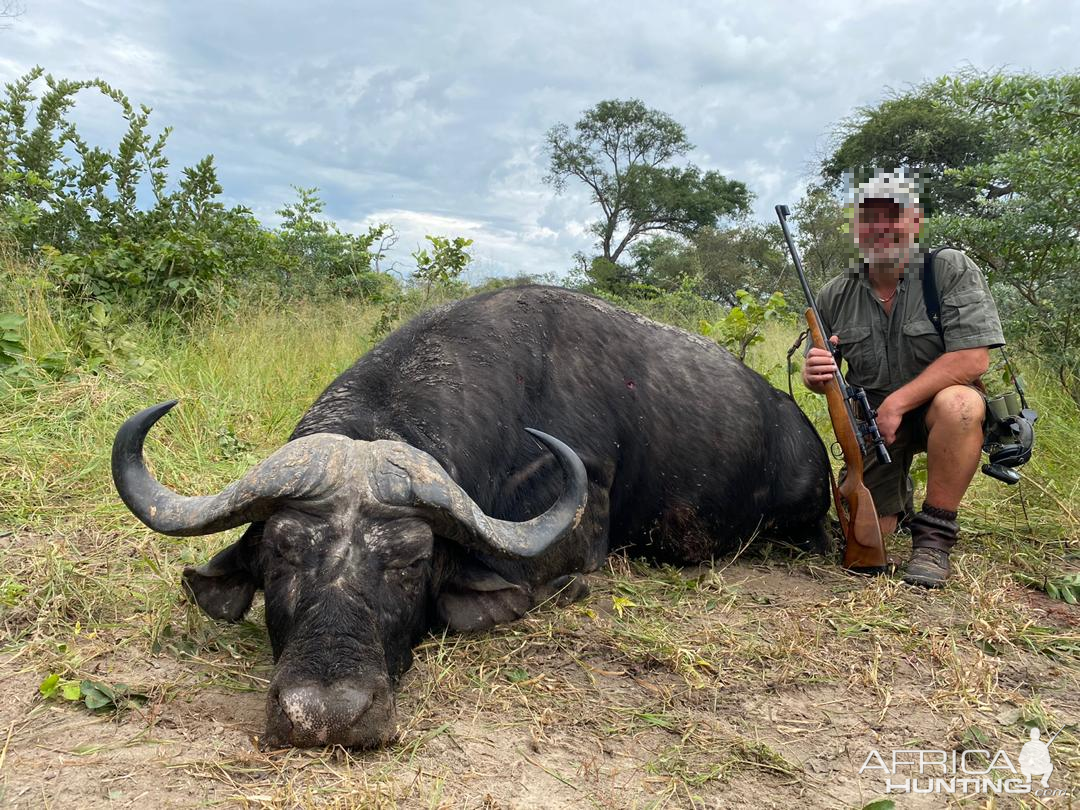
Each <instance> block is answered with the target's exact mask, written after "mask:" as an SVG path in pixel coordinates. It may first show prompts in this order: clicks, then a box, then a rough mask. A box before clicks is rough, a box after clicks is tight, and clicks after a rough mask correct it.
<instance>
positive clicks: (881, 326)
mask: <svg viewBox="0 0 1080 810" xmlns="http://www.w3.org/2000/svg"><path fill="white" fill-rule="evenodd" d="M922 261H923V257H922V256H919V258H918V259H916V260H915V261H914V263H913V264H911V265H908V268H907V269H906V270H905V272H904V275H903V276H902V277H901V280H900V285H899V287H898V288H897V292H896V298H895V299H894V300H893V306H892V311H891V312H890V313H889V314H888V315H886V314H885V307H884V306H882V304H881V303H880V302H879V301H878V298H877V295H876V294H875V292H874V290H873V288H872V287H871V286H870V280H869V279H868V278H867V276H866V271H865V270H862V271H851V270H849V271H846V272H845V273H843V274H842V275H840V276H837V277H836V278H834V279H833V280H832V281H830V282H829V283H828V284H826V285H825V286H824V287H823V288H822V290H821V292H820V293H819V294H818V297H817V305H818V310H819V311H820V312H821V318H822V320H823V321H824V323H823V324H822V326H823V328H824V331H825V336H826V338H828V336H829V335H836V336H837V337H839V338H840V354H841V356H842V358H843V359H844V360H846V361H847V366H848V369H847V373H846V377H847V381H848V382H849V383H851V384H852V385H857V386H860V387H862V388H865V389H866V393H867V396H868V397H869V398H870V400H871V402H873V403H877V402H880V401H881V400H882V399H884V398H885V397H886V396H887V395H888V394H891V393H892V392H893V391H895V390H896V389H897V388H900V387H901V386H903V385H905V384H907V383H909V382H911V380H913V379H915V377H917V376H919V374H921V373H922V372H923V370H924V369H925V368H926V367H927V366H929V365H930V364H931V363H932V362H934V360H936V359H937V358H938V357H940V356H941V355H942V354H944V353H945V352H952V351H957V350H959V349H973V348H976V347H979V346H987V347H990V348H995V347H997V346H1003V345H1005V337H1004V335H1003V334H1002V332H1001V321H1000V319H999V318H998V313H997V307H996V306H995V305H994V299H993V298H992V297H991V296H990V287H989V285H988V284H987V283H986V278H985V277H984V276H983V274H982V271H981V270H979V268H978V266H977V265H976V264H975V263H974V262H973V261H972V260H971V259H969V258H968V257H967V256H966V255H964V254H963V253H962V252H961V251H959V250H953V249H951V248H948V249H945V250H942V251H940V252H939V253H938V254H937V256H936V257H935V258H934V282H935V285H936V286H937V290H938V300H939V301H940V307H941V325H942V327H943V330H944V333H945V339H944V341H943V340H942V339H941V337H939V336H938V333H937V329H935V328H934V324H932V323H931V322H930V319H929V318H928V317H927V315H926V302H925V300H924V299H923V292H922ZM875 407H876V404H875Z"/></svg>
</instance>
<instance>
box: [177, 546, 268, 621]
mask: <svg viewBox="0 0 1080 810" xmlns="http://www.w3.org/2000/svg"><path fill="white" fill-rule="evenodd" d="M259 528H260V531H259V535H261V526H260V527H259ZM258 539H259V536H258V535H255V534H254V533H253V532H252V530H251V529H248V531H247V532H245V533H244V536H243V537H241V538H240V539H239V540H237V541H236V542H235V543H233V544H232V545H231V546H228V547H227V548H223V549H222V550H221V551H219V552H218V553H217V554H215V555H214V556H213V557H212V558H211V559H210V561H209V562H207V563H203V564H202V565H199V566H195V567H191V566H188V567H187V568H185V569H184V575H183V580H182V587H183V589H184V593H185V595H187V596H188V597H189V598H191V599H192V600H194V602H195V604H197V605H198V606H199V607H200V608H201V609H202V612H203V613H205V614H206V615H207V616H209V617H210V618H212V619H224V620H225V621H227V622H238V621H240V620H241V619H242V618H244V614H245V613H247V610H248V608H250V607H251V600H252V599H253V598H254V597H255V589H256V587H258V584H259V583H258V582H257V580H256V579H255V576H254V574H253V572H252V566H251V563H252V561H253V557H254V550H255V543H257V542H258Z"/></svg>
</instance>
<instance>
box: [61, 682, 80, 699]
mask: <svg viewBox="0 0 1080 810" xmlns="http://www.w3.org/2000/svg"><path fill="white" fill-rule="evenodd" d="M60 694H61V695H63V697H64V700H70V701H76V700H78V699H79V698H80V697H82V685H81V684H80V683H79V682H78V681H67V682H66V683H65V684H64V685H63V686H61V687H60Z"/></svg>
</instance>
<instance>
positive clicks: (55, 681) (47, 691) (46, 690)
mask: <svg viewBox="0 0 1080 810" xmlns="http://www.w3.org/2000/svg"><path fill="white" fill-rule="evenodd" d="M59 685H60V676H59V675H58V674H57V673H55V672H54V673H53V674H52V675H49V676H47V677H46V678H45V680H43V681H42V682H41V683H40V684H39V685H38V691H39V692H41V694H42V695H43V696H45V697H47V698H51V697H52V696H53V695H55V694H56V690H57V688H58V687H59Z"/></svg>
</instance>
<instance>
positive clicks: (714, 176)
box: [544, 99, 750, 265]
mask: <svg viewBox="0 0 1080 810" xmlns="http://www.w3.org/2000/svg"><path fill="white" fill-rule="evenodd" d="M546 147H547V152H548V156H549V158H550V164H549V173H548V175H547V177H545V178H544V179H545V182H548V183H550V184H551V185H553V186H554V187H555V189H556V191H559V192H561V191H562V190H563V189H565V187H566V183H567V181H568V180H569V179H570V178H576V179H577V180H580V181H581V182H582V183H584V184H585V185H586V186H587V187H588V189H589V191H590V192H591V195H592V201H593V202H594V203H596V204H597V205H598V206H600V211H601V217H600V219H599V220H597V221H596V222H595V223H593V224H592V226H591V230H592V232H593V233H594V234H596V237H597V247H598V248H599V249H600V257H599V258H601V259H603V260H604V263H605V265H608V264H610V265H614V264H617V262H618V261H619V258H620V257H621V256H622V255H623V252H624V251H625V250H626V249H627V248H628V247H629V246H630V245H631V244H632V243H633V242H634V241H635V240H636V239H638V238H639V237H641V236H644V235H646V234H650V233H669V234H679V235H682V236H691V235H692V234H694V233H696V232H697V231H698V230H700V229H701V228H704V227H708V226H713V225H715V224H716V222H717V220H718V219H719V218H721V217H723V216H727V215H730V214H736V213H741V212H745V211H747V210H748V209H749V204H750V193H749V192H748V191H747V188H746V186H745V185H744V184H743V183H740V182H738V181H736V180H728V179H727V178H725V177H724V176H723V175H721V174H720V173H719V172H716V171H705V172H703V171H702V170H701V169H699V168H698V167H697V166H694V165H692V164H687V165H682V166H679V165H674V161H676V159H678V158H683V157H685V156H686V154H687V153H688V152H689V151H690V150H691V149H693V145H692V144H691V143H690V142H689V141H688V140H687V138H686V132H685V130H684V129H683V127H682V126H681V125H680V124H678V123H677V122H676V121H674V120H673V119H672V118H671V117H670V116H668V115H667V114H665V113H663V112H660V111H659V110H651V109H649V108H647V107H646V106H645V105H644V104H643V103H642V102H641V101H638V100H636V99H631V100H630V101H620V100H610V101H601V102H600V103H599V104H597V105H596V106H595V107H593V108H591V109H589V110H587V111H586V112H585V113H584V115H582V117H581V119H580V120H579V121H578V122H577V123H576V124H574V129H573V132H571V130H570V128H569V127H568V126H566V125H565V124H556V125H555V126H553V127H552V128H551V129H550V130H548V132H547V135H546Z"/></svg>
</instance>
